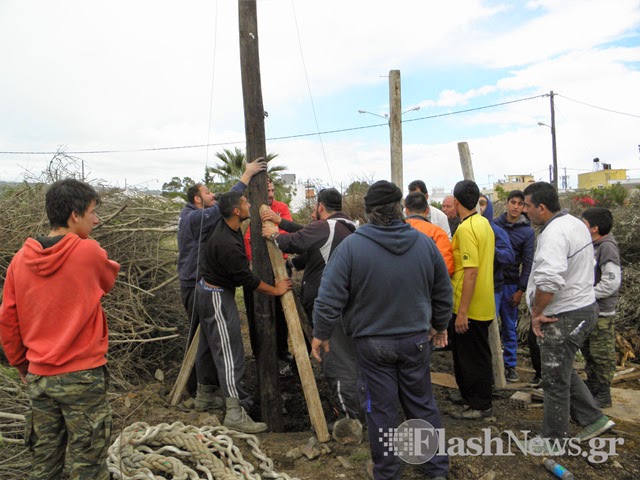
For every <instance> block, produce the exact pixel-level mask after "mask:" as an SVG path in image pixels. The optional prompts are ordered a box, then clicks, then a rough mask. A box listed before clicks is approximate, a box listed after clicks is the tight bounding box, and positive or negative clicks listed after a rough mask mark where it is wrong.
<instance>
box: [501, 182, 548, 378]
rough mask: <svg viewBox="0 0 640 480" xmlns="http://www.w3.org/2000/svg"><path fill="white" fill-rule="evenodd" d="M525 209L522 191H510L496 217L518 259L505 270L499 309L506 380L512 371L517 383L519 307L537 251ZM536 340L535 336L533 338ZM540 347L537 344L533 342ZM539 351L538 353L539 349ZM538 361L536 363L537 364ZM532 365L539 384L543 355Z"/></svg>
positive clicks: (537, 357) (534, 360)
mask: <svg viewBox="0 0 640 480" xmlns="http://www.w3.org/2000/svg"><path fill="white" fill-rule="evenodd" d="M523 210H524V194H523V193H522V191H520V190H513V191H511V192H509V196H508V197H507V211H506V212H504V213H503V214H502V215H500V216H499V217H498V218H496V221H495V223H496V224H497V225H499V226H500V227H502V228H503V229H504V231H505V232H507V234H508V235H509V240H510V241H511V246H512V247H513V251H514V253H515V255H516V256H515V260H514V261H513V262H511V264H510V265H507V266H505V267H504V289H503V290H502V295H501V298H500V302H499V303H498V308H499V312H500V320H501V321H502V345H503V347H504V349H503V357H504V366H505V370H507V380H509V374H510V372H513V376H512V378H513V381H518V376H517V375H516V373H515V367H516V360H517V357H516V349H517V347H518V336H517V333H516V327H517V326H518V305H520V301H521V300H522V294H523V293H524V292H525V291H526V290H527V282H528V281H529V274H530V273H531V265H532V264H533V252H534V251H535V233H534V231H533V228H532V227H531V222H529V219H528V218H527V217H526V215H524V214H523V213H522V211H523ZM534 339H535V336H534ZM534 345H535V347H536V348H537V343H536V342H535V340H534ZM538 352H539V350H538ZM536 360H537V363H536ZM531 362H532V363H533V366H534V368H535V370H536V377H537V379H534V382H533V383H534V384H536V385H539V382H540V370H541V367H540V355H539V353H538V355H537V356H536V355H535V353H534V352H533V351H532V352H531Z"/></svg>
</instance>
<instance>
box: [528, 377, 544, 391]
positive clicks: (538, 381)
mask: <svg viewBox="0 0 640 480" xmlns="http://www.w3.org/2000/svg"><path fill="white" fill-rule="evenodd" d="M541 385H542V378H540V377H539V376H537V375H536V376H535V377H533V380H531V382H529V386H530V387H531V388H540V386H541Z"/></svg>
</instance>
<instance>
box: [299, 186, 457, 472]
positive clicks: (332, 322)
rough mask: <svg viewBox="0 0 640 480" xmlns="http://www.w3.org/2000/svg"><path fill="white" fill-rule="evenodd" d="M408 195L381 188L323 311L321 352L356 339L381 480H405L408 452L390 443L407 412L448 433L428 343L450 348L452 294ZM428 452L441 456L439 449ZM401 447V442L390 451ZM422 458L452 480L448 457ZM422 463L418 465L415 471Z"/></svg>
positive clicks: (336, 268)
mask: <svg viewBox="0 0 640 480" xmlns="http://www.w3.org/2000/svg"><path fill="white" fill-rule="evenodd" d="M401 199H402V192H401V190H400V189H399V188H398V187H397V186H396V185H395V184H393V183H391V182H387V181H385V180H380V181H378V182H376V183H374V184H373V185H371V187H370V188H369V191H368V192H367V195H366V196H365V198H364V201H365V212H366V214H367V217H368V219H369V222H370V223H368V224H367V225H363V226H362V227H360V228H358V229H357V230H356V231H355V233H354V234H353V235H350V236H349V237H347V238H346V239H345V240H344V241H343V242H342V243H341V244H340V247H339V248H338V249H336V251H335V252H334V253H333V255H332V256H331V259H330V260H329V263H328V264H327V267H326V268H325V271H324V274H323V276H322V282H321V284H320V291H319V293H318V298H317V299H316V302H315V307H314V317H313V318H314V330H313V336H314V339H313V342H312V351H313V355H314V357H315V358H316V360H318V361H321V349H324V350H325V351H328V350H329V348H330V344H331V342H330V338H331V334H332V332H333V330H334V328H336V326H338V328H340V326H342V327H344V330H345V333H346V334H347V335H349V336H351V337H352V338H353V341H354V345H355V352H356V359H357V361H358V367H359V368H360V372H361V374H362V377H363V379H364V381H365V384H366V395H367V398H366V411H365V413H366V418H367V425H368V431H369V442H370V446H371V457H372V459H373V462H374V466H373V470H374V476H375V478H377V479H393V478H399V477H400V468H401V462H400V460H399V459H398V458H397V456H396V455H399V456H400V457H402V455H403V452H402V451H401V452H395V453H396V455H394V454H393V453H394V450H393V448H394V446H393V445H391V446H389V442H388V439H387V442H385V441H383V440H382V439H383V438H385V436H386V437H389V436H392V435H393V433H394V432H395V431H396V430H395V429H396V428H398V416H397V413H398V404H401V405H402V407H403V410H404V413H405V416H406V418H409V419H413V420H412V421H421V425H423V426H424V425H425V424H427V423H428V424H430V425H431V426H432V427H433V428H436V429H438V428H442V421H441V418H440V413H439V411H438V406H437V405H436V402H435V399H434V397H433V391H432V388H431V380H430V378H431V377H430V374H429V368H430V367H429V365H430V347H429V340H430V339H432V338H433V339H434V343H435V344H436V345H440V346H444V345H446V343H447V331H446V328H447V325H448V323H449V320H450V318H451V307H452V289H451V283H450V281H449V273H448V272H447V267H446V265H445V263H444V260H443V258H442V255H441V254H440V252H439V251H438V249H437V247H436V245H435V243H434V242H433V240H431V239H430V238H429V237H427V236H426V235H423V234H422V233H420V232H418V231H417V230H415V229H413V228H412V227H411V226H410V225H409V224H407V223H405V222H404V218H403V215H402V207H401V205H400V201H401ZM429 440H434V441H431V442H429V445H433V446H434V447H435V446H436V445H437V443H438V442H437V441H435V440H436V439H434V438H431V439H429ZM391 443H393V442H391ZM426 450H428V451H427V452H423V453H424V456H422V455H421V458H420V460H421V462H422V463H423V468H424V470H425V473H426V474H427V476H428V477H429V478H445V477H446V476H447V473H448V471H449V459H448V457H447V455H446V454H444V455H436V451H435V448H433V449H429V448H426ZM412 463H416V462H412Z"/></svg>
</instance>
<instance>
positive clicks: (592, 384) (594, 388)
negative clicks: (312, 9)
mask: <svg viewBox="0 0 640 480" xmlns="http://www.w3.org/2000/svg"><path fill="white" fill-rule="evenodd" d="M584 384H585V385H586V386H587V388H588V389H589V391H590V392H591V395H593V398H596V395H598V389H599V387H600V385H598V383H597V382H596V381H595V380H592V379H590V378H587V379H586V380H585V381H584Z"/></svg>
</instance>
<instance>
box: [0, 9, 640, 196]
mask: <svg viewBox="0 0 640 480" xmlns="http://www.w3.org/2000/svg"><path fill="white" fill-rule="evenodd" d="M237 10H238V2H237V0H217V1H216V0H202V1H198V0H189V1H184V2H175V1H160V0H154V1H142V0H137V1H133V2H132V1H119V0H112V1H109V2H88V1H86V0H85V1H81V0H77V1H71V0H57V1H55V2H51V1H44V0H43V1H34V0H0V61H1V72H2V73H1V75H0V152H1V153H0V180H9V181H14V180H19V179H21V178H22V177H23V176H24V174H25V173H27V172H30V173H37V172H40V171H42V170H43V169H44V168H45V166H46V165H47V163H48V162H49V161H50V159H51V157H52V155H51V154H50V153H47V152H52V151H56V150H58V149H59V148H64V149H65V150H66V151H67V152H68V153H70V154H73V155H74V156H75V157H78V158H81V159H82V160H84V162H85V168H86V170H87V171H88V172H90V176H91V178H93V179H104V180H106V181H107V182H109V183H112V184H116V185H120V186H122V185H124V184H125V182H126V184H128V185H138V186H140V187H147V188H159V187H160V186H161V185H162V183H163V182H166V181H168V180H169V179H171V178H172V177H174V176H179V177H184V176H189V177H192V178H194V179H200V178H201V177H202V176H203V173H204V168H205V166H206V165H210V166H211V165H215V163H216V160H215V156H214V154H215V152H217V151H220V150H221V149H222V148H224V147H226V148H233V147H235V146H239V147H241V148H244V142H245V139H244V123H243V121H244V120H243V107H242V92H241V83H240V61H239V41H238V13H237ZM258 18H259V20H258V22H259V23H258V26H259V30H258V38H259V42H260V56H261V58H260V61H261V72H262V88H263V97H264V107H265V110H267V112H268V114H269V117H268V118H267V119H266V136H267V139H269V140H268V141H267V151H269V152H273V153H278V154H279V157H278V159H277V160H276V162H277V163H279V164H283V165H286V167H287V168H288V171H289V172H290V173H295V174H296V175H297V177H298V179H308V178H309V179H317V180H319V182H321V183H323V184H324V185H325V186H326V185H336V186H340V185H342V186H343V187H346V185H348V183H349V182H351V181H353V180H359V179H370V180H371V179H373V180H377V179H383V178H384V179H390V166H389V163H390V162H389V129H388V126H387V125H386V123H385V120H384V119H382V118H378V117H376V116H374V115H369V114H359V113H358V110H366V111H369V112H371V113H374V114H378V115H382V116H384V114H386V113H388V111H389V90H388V74H389V71H390V70H392V69H397V70H400V71H401V75H402V105H403V110H409V109H411V108H412V107H416V106H420V107H421V108H420V110H419V111H410V112H407V113H406V114H405V115H404V117H403V119H404V120H405V123H403V134H404V180H405V182H404V183H405V187H406V183H408V182H409V181H410V180H413V179H417V178H421V179H424V180H425V181H426V183H427V185H428V186H429V187H430V188H432V189H433V188H436V187H443V188H444V189H445V190H447V191H448V190H450V189H451V188H452V187H453V185H454V184H455V182H456V181H457V180H459V179H460V178H461V176H462V173H461V169H460V163H459V157H458V149H457V143H458V142H461V141H465V142H468V144H469V147H470V150H471V152H472V158H473V162H474V169H475V175H476V180H477V181H478V183H479V184H481V185H482V186H488V185H489V184H490V183H492V182H494V181H496V180H498V179H503V178H504V176H505V175H507V174H533V175H534V176H535V177H536V178H537V179H542V180H548V179H549V174H548V169H549V164H550V163H551V135H550V129H549V128H548V127H545V126H538V122H543V123H547V124H549V123H550V105H549V97H548V96H543V95H545V94H548V93H549V92H550V91H551V90H553V91H554V92H555V93H557V96H556V97H555V105H556V126H557V145H558V165H559V168H560V174H561V175H562V174H564V172H565V168H566V174H567V175H568V176H569V184H570V185H571V186H576V185H577V175H578V173H582V172H586V171H590V170H592V168H593V158H594V157H598V158H600V159H601V161H602V162H606V163H610V164H612V166H613V168H627V169H629V176H631V177H640V152H639V144H640V94H639V93H638V92H639V90H640V2H638V0H609V1H604V0H593V1H590V0H531V1H507V0H503V1H494V0H491V1H487V0H451V1H449V2H434V1H426V0H366V1H361V0H323V1H321V2H320V1H308V0H307V1H303V0H258ZM524 99H528V100H524ZM519 100H522V101H519ZM514 101H515V102H514ZM505 102H513V103H509V104H507V105H504V106H499V107H492V108H482V107H487V106H491V105H495V104H500V103H505ZM465 110H470V111H468V112H466V113H456V112H461V111H465ZM444 114H451V115H444ZM367 126H371V127H370V128H360V127H367ZM282 137H289V138H286V139H282ZM291 137H293V138H291ZM205 144H210V146H209V147H204V146H202V145H205ZM189 146H196V147H193V148H175V149H168V150H151V151H144V150H148V149H157V148H164V147H189ZM96 150H100V151H104V150H107V151H110V152H111V153H99V154H96V153H76V152H88V151H96Z"/></svg>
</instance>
